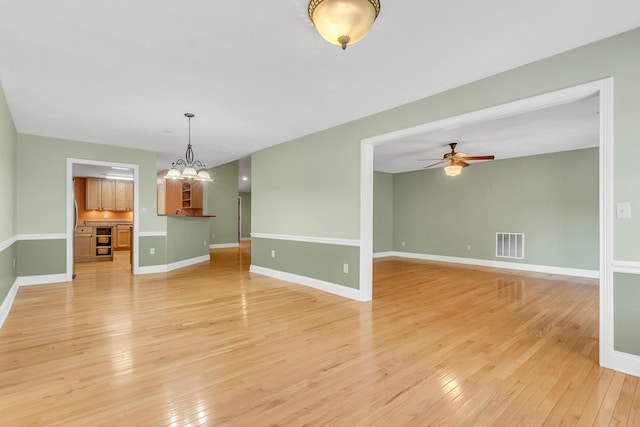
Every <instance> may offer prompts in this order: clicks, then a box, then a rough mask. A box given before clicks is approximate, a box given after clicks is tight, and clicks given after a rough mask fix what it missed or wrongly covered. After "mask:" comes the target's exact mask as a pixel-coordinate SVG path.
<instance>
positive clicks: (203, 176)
mask: <svg viewBox="0 0 640 427" xmlns="http://www.w3.org/2000/svg"><path fill="white" fill-rule="evenodd" d="M197 179H198V180H199V181H213V179H211V175H209V172H208V171H207V170H206V169H200V170H199V171H198V178H197Z"/></svg>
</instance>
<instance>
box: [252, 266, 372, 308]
mask: <svg viewBox="0 0 640 427" xmlns="http://www.w3.org/2000/svg"><path fill="white" fill-rule="evenodd" d="M249 271H250V272H251V273H256V274H261V275H263V276H268V277H272V278H274V279H278V280H284V281H285V282H292V283H295V284H298V285H303V286H308V287H310V288H314V289H317V290H319V291H323V292H328V293H330V294H334V295H338V296H341V297H345V298H349V299H352V300H356V301H361V299H360V291H359V290H358V289H353V288H348V287H346V286H342V285H337V284H335V283H330V282H325V281H323V280H318V279H313V278H311V277H306V276H300V275H298V274H292V273H286V272H284V271H279V270H272V269H270V268H265V267H260V266H257V265H253V264H252V265H251V267H250V268H249Z"/></svg>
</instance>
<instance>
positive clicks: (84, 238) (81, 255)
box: [73, 226, 94, 262]
mask: <svg viewBox="0 0 640 427" xmlns="http://www.w3.org/2000/svg"><path fill="white" fill-rule="evenodd" d="M93 247H94V246H93V227H87V226H83V227H78V228H76V232H75V236H74V240H73V259H74V260H75V261H76V262H87V261H93Z"/></svg>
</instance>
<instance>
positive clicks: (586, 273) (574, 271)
mask: <svg viewBox="0 0 640 427" xmlns="http://www.w3.org/2000/svg"><path fill="white" fill-rule="evenodd" d="M379 254H380V256H378V255H379ZM379 254H374V258H380V257H382V256H395V257H399V258H410V259H421V260H426V261H440V262H450V263H456V264H466V265H477V266H481V267H493V268H504V269H508V270H520V271H531V272H535V273H548V274H561V275H563V276H576V277H586V278H590V279H598V278H600V273H599V272H598V271H597V270H584V269H580V268H565V267H554V266H550V265H537V264H521V263H515V262H504V261H490V260H484V259H475V258H459V257H450V256H441V255H430V254H419V253H411V252H398V251H392V252H381V253H379ZM382 254H384V255H382Z"/></svg>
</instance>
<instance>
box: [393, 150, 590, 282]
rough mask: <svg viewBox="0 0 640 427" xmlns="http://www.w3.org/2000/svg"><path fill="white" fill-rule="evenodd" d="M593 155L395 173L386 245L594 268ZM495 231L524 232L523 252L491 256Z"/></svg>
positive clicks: (555, 155) (581, 152)
mask: <svg viewBox="0 0 640 427" xmlns="http://www.w3.org/2000/svg"><path fill="white" fill-rule="evenodd" d="M598 155H599V153H598V149H597V148H590V149H584V150H575V151H566V152H562V153H553V154H544V155H538V156H529V157H519V158H513V159H505V160H495V161H492V162H481V163H475V164H472V165H471V166H470V167H467V168H465V169H464V171H463V172H462V174H461V175H460V176H457V177H448V176H446V175H445V174H444V173H443V170H442V169H441V168H438V169H428V170H420V171H414V172H407V173H400V174H396V175H394V177H393V200H394V203H393V224H394V225H393V230H394V231H393V250H395V251H402V252H412V253H421V254H430V255H441V256H451V257H462V258H476V259H482V260H498V261H505V262H519V263H526V264H536V265H545V266H554V267H566V268H579V269H589V270H598V269H599V237H598V236H599V213H598V197H599V185H598V179H599V175H598ZM497 232H508V233H524V234H525V252H524V255H525V258H524V259H523V260H516V259H508V258H497V257H496V256H495V250H496V249H495V240H496V233H497ZM403 241H404V242H405V246H402V242H403ZM467 245H471V250H467Z"/></svg>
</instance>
